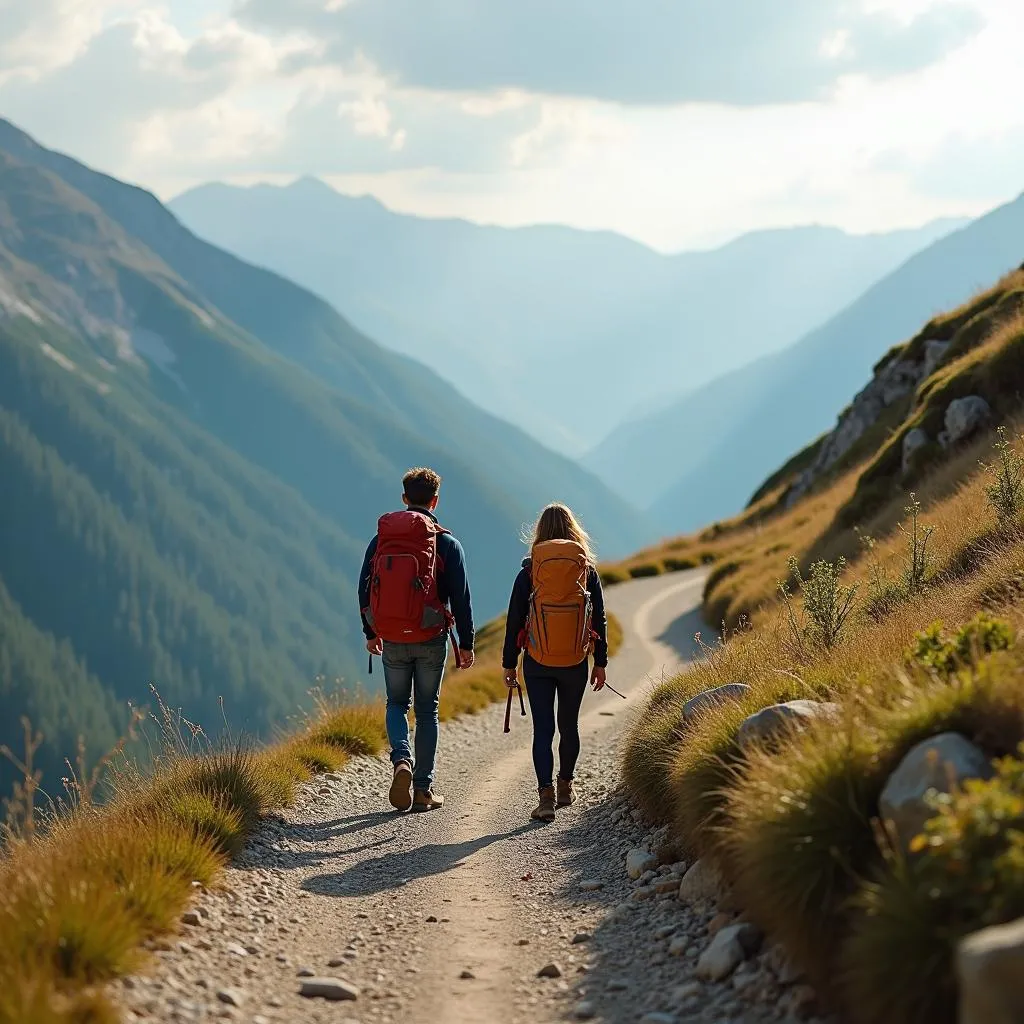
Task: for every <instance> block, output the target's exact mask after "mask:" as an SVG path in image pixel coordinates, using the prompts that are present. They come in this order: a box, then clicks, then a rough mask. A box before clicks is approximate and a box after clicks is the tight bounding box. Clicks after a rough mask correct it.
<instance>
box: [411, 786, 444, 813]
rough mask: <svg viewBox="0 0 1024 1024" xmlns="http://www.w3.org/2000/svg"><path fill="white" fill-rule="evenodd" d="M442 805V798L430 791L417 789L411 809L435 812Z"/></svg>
mask: <svg viewBox="0 0 1024 1024" xmlns="http://www.w3.org/2000/svg"><path fill="white" fill-rule="evenodd" d="M443 804H444V797H443V796H438V795H437V794H436V793H435V792H434V791H433V790H430V789H417V790H416V794H415V796H414V797H413V801H412V809H413V810H414V811H436V810H437V808H438V807H441V806H442V805H443Z"/></svg>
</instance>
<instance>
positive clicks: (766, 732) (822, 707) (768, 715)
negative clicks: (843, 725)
mask: <svg viewBox="0 0 1024 1024" xmlns="http://www.w3.org/2000/svg"><path fill="white" fill-rule="evenodd" d="M839 712H840V709H839V705H838V704H832V703H829V702H827V701H816V700H791V701H787V702H786V703H785V704H771V705H769V706H768V707H766V708H762V709H761V710H760V711H755V712H754V714H752V715H751V716H750V717H749V718H747V719H746V720H745V721H744V723H743V724H742V725H741V726H740V727H739V730H738V732H737V733H736V741H737V742H738V743H739V745H740V747H741V748H742V749H743V750H749V749H750V748H751V747H755V746H759V745H761V744H763V743H765V742H766V741H768V740H771V739H774V738H775V737H776V736H778V735H779V734H780V733H784V732H785V730H786V729H800V728H804V727H806V726H808V725H809V724H810V723H811V722H813V721H816V720H817V719H820V718H836V717H838V715H839Z"/></svg>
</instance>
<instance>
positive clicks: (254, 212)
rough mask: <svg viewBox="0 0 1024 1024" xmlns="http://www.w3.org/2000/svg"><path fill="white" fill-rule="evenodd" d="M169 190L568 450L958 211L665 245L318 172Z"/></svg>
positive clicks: (803, 312) (757, 349) (820, 314)
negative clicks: (922, 223) (515, 223)
mask: <svg viewBox="0 0 1024 1024" xmlns="http://www.w3.org/2000/svg"><path fill="white" fill-rule="evenodd" d="M170 205H171V208H172V209H173V210H174V211H175V213H177V214H178V215H179V216H180V217H181V218H182V220H183V221H184V222H185V223H186V224H187V225H188V226H189V227H190V228H192V229H193V230H194V231H195V232H196V233H197V234H199V235H201V236H202V237H204V238H207V239H209V240H210V241H211V242H213V243H215V244H216V245H219V246H221V247H223V248H225V249H228V250H230V251H232V252H234V253H237V254H238V255H240V256H242V257H243V258H245V259H247V260H251V261H253V262H255V263H258V264H260V265H261V266H266V267H269V268H271V269H273V270H276V271H278V272H279V273H282V274H285V275H287V276H288V277H290V278H292V279H293V280H295V281H298V282H300V283H301V284H303V285H305V286H306V287H308V288H310V289H312V290H313V291H314V292H316V293H317V294H319V295H321V296H323V297H324V298H326V299H328V300H329V301H330V302H331V303H333V304H334V305H335V306H336V307H337V308H338V309H340V310H342V311H343V312H344V313H345V315H346V316H348V317H350V318H351V320H352V321H353V322H354V323H355V324H357V325H358V326H359V327H360V328H362V329H363V330H365V331H366V332H367V333H369V334H370V335H371V336H372V337H374V338H376V339H378V340H379V341H381V342H382V343H384V344H385V345H388V346H390V347H391V348H393V349H395V350H396V351H399V352H402V353H405V354H407V355H411V356H414V357H416V358H417V359H420V360H423V361H426V362H429V363H430V364H431V365H432V366H433V367H434V368H435V369H437V370H438V372H439V373H440V374H442V375H443V376H444V377H446V378H447V379H448V380H450V381H451V382H452V383H453V384H455V386H456V387H457V388H458V389H459V390H460V391H461V392H462V393H463V394H465V395H467V396H469V397H470V398H472V399H474V400H475V401H477V402H479V403H480V404H482V405H484V406H485V407H486V408H488V409H490V410H492V411H494V412H497V413H498V414H499V415H501V416H503V417H505V418H507V419H509V420H511V421H513V422H515V423H517V424H519V425H520V426H522V427H523V428H524V429H526V430H528V431H529V432H530V433H531V434H533V435H534V436H535V437H537V438H540V439H541V440H543V441H544V442H545V443H548V444H550V445H552V446H554V447H556V448H559V449H561V450H563V451H565V452H567V453H570V454H575V455H580V454H582V453H583V452H584V451H586V450H588V449H589V448H591V447H593V446H594V445H595V444H596V443H597V442H598V441H599V440H600V439H601V438H602V437H603V436H605V435H606V434H607V433H608V432H609V431H610V430H611V429H612V428H613V427H614V426H615V425H616V424H617V423H618V422H619V421H621V419H622V418H623V417H624V416H626V415H628V413H629V411H630V410H631V409H635V408H636V407H638V406H639V405H640V404H641V403H644V402H648V401H654V400H657V399H659V398H661V399H665V398H668V397H674V396H675V395H678V394H679V393H680V392H682V391H686V390H690V389H693V388H696V387H699V386H701V385H703V384H705V383H707V382H709V381H710V380H712V379H714V378H715V377H716V376H718V375H720V374H722V373H724V372H727V371H729V370H732V369H735V368H737V367H740V366H743V365H745V364H746V363H748V362H750V361H751V360H752V359H754V358H757V357H758V356H761V355H764V354H766V353H768V352H772V351H775V350H777V349H780V348H782V347H784V346H786V345H787V344H790V343H792V342H793V341H794V340H795V339H796V338H798V337H800V336H801V335H802V334H803V333H805V332H806V331H807V330H809V329H811V328H812V327H815V326H817V325H818V324H820V323H821V322H823V321H824V320H826V319H827V318H828V317H829V316H831V315H832V314H833V313H835V312H836V311H838V310H839V309H840V308H842V307H843V306H844V305H845V304H846V303H848V302H849V301H851V300H852V299H854V298H855V297H856V296H857V295H859V294H860V293H861V292H862V291H863V290H864V288H866V287H867V286H868V285H869V284H871V283H872V282H873V281H875V280H877V279H878V278H880V277H882V276H883V275H884V274H885V273H887V272H888V271H889V270H891V269H892V268H893V267H895V266H897V265H898V264H899V263H900V262H901V261H902V260H903V259H905V258H906V256H908V255H909V254H910V253H912V252H914V251H916V250H917V249H919V248H921V247H922V246H924V245H926V244H928V243H929V242H930V241H931V240H933V239H934V238H935V237H937V236H938V235H941V234H942V233H944V232H945V231H947V230H949V229H950V227H951V226H952V225H951V223H949V222H946V223H942V222H939V223H935V224H930V225H928V226H927V227H925V228H922V229H920V230H917V231H901V232H894V233H892V234H888V235H869V236H850V235H846V234H844V233H843V232H841V231H838V230H835V229H831V228H821V227H806V228H794V229H790V230H779V231H763V232H757V233H755V234H751V235H746V236H744V237H742V238H739V239H737V240H736V241H734V242H732V243H730V244H728V245H726V246H723V247H721V248H719V249H715V250H712V251H709V252H694V253H683V254H680V255H676V256H664V255H660V254H658V253H656V252H654V251H653V250H651V249H648V248H646V247H644V246H642V245H640V244H638V243H636V242H633V241H631V240H629V239H626V238H623V237H622V236H619V235H615V234H612V233H609V232H587V231H578V230H574V229H572V228H566V227H552V226H539V227H528V228H518V229H507V228H497V227H486V226H480V225H476V224H470V223H467V222H465V221H460V220H434V219H424V218H419V217H413V216H407V215H402V214H397V213H393V212H391V211H389V210H387V209H386V208H385V207H383V206H382V205H381V204H380V203H378V202H377V201H376V200H374V199H369V198H352V197H348V196H343V195H340V194H339V193H337V192H335V191H334V190H333V189H331V188H329V187H328V186H327V185H325V184H323V183H322V182H320V181H317V180H315V179H310V178H306V179H302V180H300V181H297V182H295V183H294V184H293V185H290V186H288V187H284V188H281V187H276V186H269V185H259V186H254V187H251V188H235V187H230V186H226V185H221V184H213V185H205V186H202V187H200V188H197V189H193V190H192V191H190V192H187V193H186V194H184V195H182V196H180V197H179V198H177V199H175V200H174V201H172V203H171V204H170ZM606 479H610V478H609V477H606Z"/></svg>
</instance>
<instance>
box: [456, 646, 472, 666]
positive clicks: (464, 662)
mask: <svg viewBox="0 0 1024 1024" xmlns="http://www.w3.org/2000/svg"><path fill="white" fill-rule="evenodd" d="M474 661H476V655H475V654H474V653H473V652H472V651H466V650H463V648H461V647H460V648H459V668H472V667H473V662H474Z"/></svg>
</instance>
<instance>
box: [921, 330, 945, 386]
mask: <svg viewBox="0 0 1024 1024" xmlns="http://www.w3.org/2000/svg"><path fill="white" fill-rule="evenodd" d="M948 351H949V342H948V341H938V340H937V339H933V340H932V341H929V342H926V343H925V346H924V373H923V376H924V377H930V376H931V375H932V374H933V373H934V372H935V371H936V370H937V369H938V368H939V363H941V362H942V357H943V356H944V355H945V354H946V353H947V352H948Z"/></svg>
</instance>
